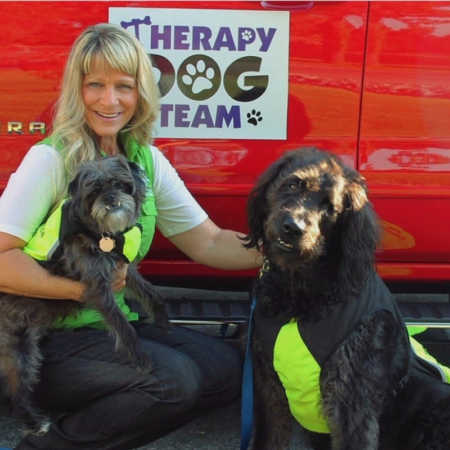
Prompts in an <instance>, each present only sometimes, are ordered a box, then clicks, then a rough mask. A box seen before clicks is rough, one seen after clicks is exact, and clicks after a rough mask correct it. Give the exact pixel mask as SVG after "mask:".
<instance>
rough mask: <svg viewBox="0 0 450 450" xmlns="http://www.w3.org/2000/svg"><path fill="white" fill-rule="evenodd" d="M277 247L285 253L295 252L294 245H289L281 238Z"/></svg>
mask: <svg viewBox="0 0 450 450" xmlns="http://www.w3.org/2000/svg"><path fill="white" fill-rule="evenodd" d="M277 246H278V247H279V248H280V249H281V250H284V251H285V252H292V251H293V250H294V246H293V245H292V244H289V243H288V242H285V241H283V240H282V239H280V238H278V239H277Z"/></svg>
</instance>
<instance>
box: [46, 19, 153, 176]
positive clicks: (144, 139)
mask: <svg viewBox="0 0 450 450" xmlns="http://www.w3.org/2000/svg"><path fill="white" fill-rule="evenodd" d="M98 58H100V59H101V60H103V62H104V64H105V65H106V67H108V68H111V69H113V70H118V71H120V72H124V73H126V74H127V75H130V76H132V77H134V78H135V80H136V85H137V89H138V104H137V108H136V112H135V114H134V116H133V118H132V119H131V120H130V122H129V123H128V124H127V125H126V126H125V127H124V128H123V129H122V130H121V131H120V133H124V132H127V133H129V134H130V135H131V136H132V137H133V138H134V139H136V140H137V141H138V143H139V144H140V145H145V144H149V143H151V141H152V128H153V124H154V122H155V120H156V118H157V115H158V112H159V91H158V87H157V84H156V81H155V78H154V75H153V71H152V65H151V62H150V58H149V57H148V55H147V53H146V52H145V49H144V48H143V46H142V45H141V43H140V42H139V41H138V40H137V39H136V38H134V37H133V36H131V35H130V34H129V33H128V32H126V31H125V30H123V29H122V28H120V27H119V26H117V25H112V24H97V25H94V26H91V27H89V28H87V29H86V30H85V31H83V33H81V35H80V36H78V38H77V39H76V41H75V43H74V44H73V46H72V50H71V52H70V55H69V58H68V60H67V63H66V68H65V71H64V77H63V81H62V88H61V94H60V97H59V100H58V103H57V107H56V113H55V118H54V121H53V132H52V135H53V136H54V137H55V138H56V139H57V144H58V146H61V151H62V155H63V157H64V162H65V168H66V175H67V177H66V178H67V179H68V180H70V179H71V178H73V176H74V174H75V172H76V170H77V167H78V166H79V164H80V163H82V162H84V161H88V160H93V159H95V158H96V157H97V155H98V152H97V148H96V140H95V134H94V132H93V131H92V130H91V129H90V127H89V126H88V124H87V123H86V120H85V107H84V103H83V97H82V85H83V79H84V76H85V75H86V74H88V73H89V71H90V69H91V68H92V65H93V64H94V62H95V60H96V59H98Z"/></svg>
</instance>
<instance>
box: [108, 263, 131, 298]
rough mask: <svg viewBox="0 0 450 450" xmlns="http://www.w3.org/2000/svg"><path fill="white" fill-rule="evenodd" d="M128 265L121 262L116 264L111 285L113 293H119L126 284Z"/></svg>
mask: <svg viewBox="0 0 450 450" xmlns="http://www.w3.org/2000/svg"><path fill="white" fill-rule="evenodd" d="M127 272H128V264H126V263H124V262H121V263H119V264H117V269H116V272H115V274H114V278H113V281H112V284H111V287H112V290H113V291H114V292H118V291H121V290H122V289H123V288H124V287H125V286H126V284H127Z"/></svg>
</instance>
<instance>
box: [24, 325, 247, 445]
mask: <svg viewBox="0 0 450 450" xmlns="http://www.w3.org/2000/svg"><path fill="white" fill-rule="evenodd" d="M135 328H136V331H137V334H138V336H139V344H140V348H141V350H142V351H144V352H145V353H147V354H148V355H149V356H150V359H151V362H152V367H151V370H150V371H148V372H139V371H138V370H137V369H135V368H134V367H133V366H132V364H130V363H129V362H128V360H127V358H126V357H125V356H124V355H121V354H119V353H117V352H115V351H114V347H113V345H114V344H113V340H112V338H111V337H110V336H108V333H107V332H106V331H104V330H96V329H91V328H83V329H79V330H73V331H72V330H67V331H54V332H51V333H50V334H49V335H48V336H47V337H46V338H45V340H44V341H43V343H42V350H43V353H44V356H45V360H44V364H43V367H42V372H41V381H40V384H39V385H38V387H37V388H36V390H35V393H36V399H37V403H38V405H40V406H41V407H42V408H43V409H44V410H48V411H51V412H52V419H53V421H52V426H51V428H50V430H49V432H48V433H46V434H45V435H43V436H34V435H28V436H27V437H25V438H24V439H23V440H22V441H21V442H20V444H19V445H18V447H16V449H18V450H30V449H45V450H62V449H83V450H89V449H132V448H135V447H139V446H141V445H144V444H146V443H148V442H150V441H152V440H155V439H157V438H159V437H160V436H163V435H164V434H166V433H168V432H169V431H171V430H173V429H175V428H177V427H179V426H180V425H183V424H184V423H186V422H188V421H189V420H191V419H192V418H194V417H196V416H197V415H198V414H199V413H201V411H203V410H205V409H207V408H213V407H218V406H222V405H225V404H227V403H229V402H230V401H231V400H233V399H235V398H236V397H237V395H238V394H239V387H240V371H241V360H240V357H239V353H238V351H237V350H236V349H234V348H233V347H232V346H230V345H229V344H227V343H225V342H223V341H222V340H220V339H217V338H214V337H211V336H207V335H204V334H201V333H198V332H196V331H193V330H191V329H187V328H183V327H178V326H172V327H170V328H169V331H168V332H166V331H163V330H161V329H160V328H158V327H155V326H153V325H148V324H144V323H137V324H135Z"/></svg>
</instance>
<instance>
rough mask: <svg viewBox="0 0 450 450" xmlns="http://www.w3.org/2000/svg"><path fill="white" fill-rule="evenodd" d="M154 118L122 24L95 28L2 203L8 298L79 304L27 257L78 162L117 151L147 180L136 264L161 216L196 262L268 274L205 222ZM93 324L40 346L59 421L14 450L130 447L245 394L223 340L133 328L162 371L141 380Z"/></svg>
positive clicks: (145, 64) (74, 287)
mask: <svg viewBox="0 0 450 450" xmlns="http://www.w3.org/2000/svg"><path fill="white" fill-rule="evenodd" d="M157 113H158V91H157V86H156V83H155V80H154V78H153V74H152V68H151V64H150V61H149V59H148V57H147V55H146V53H145V50H144V49H143V47H142V46H141V44H140V43H139V42H138V41H137V40H136V39H135V38H133V37H132V36H130V35H129V34H128V33H126V32H125V31H124V30H122V29H121V28H119V27H117V26H114V25H108V24H100V25H96V26H93V27H90V28H88V29H86V30H85V31H84V32H83V33H82V34H81V35H80V36H79V37H78V39H77V40H76V41H75V43H74V45H73V48H72V51H71V53H70V55H69V59H68V61H67V65H66V69H65V73H64V79H63V85H62V90H61V95H60V99H59V102H58V106H57V111H56V115H55V120H54V124H53V132H52V135H51V136H50V137H49V138H47V139H45V140H44V141H43V142H41V143H38V144H37V145H35V146H33V147H32V148H31V149H30V151H29V152H28V153H27V155H26V156H25V158H24V160H23V161H22V163H21V165H20V167H19V168H18V170H17V171H16V173H15V174H13V176H11V179H10V181H9V183H8V186H7V188H6V189H5V191H4V194H3V196H2V197H1V199H0V267H1V270H0V291H3V292H7V293H12V294H18V295H26V296H29V297H30V301H33V300H32V298H48V299H53V300H52V301H58V299H62V298H63V299H71V300H73V301H80V298H81V296H82V293H83V289H84V286H83V285H82V284H81V283H79V282H76V281H72V280H69V279H66V278H62V277H58V276H54V275H52V274H50V273H49V272H47V271H46V270H45V269H43V268H42V267H41V266H40V265H39V264H37V263H36V262H35V261H34V260H33V259H32V258H30V257H29V256H28V255H27V254H25V253H24V252H23V251H22V249H23V247H24V246H25V244H26V243H27V242H28V241H29V239H30V238H31V237H32V235H33V233H34V232H35V230H36V229H37V228H38V226H39V225H40V224H42V223H43V222H45V219H46V217H47V216H48V214H49V212H51V210H52V208H53V207H54V206H55V205H56V204H57V203H58V201H59V200H60V199H61V198H63V197H64V196H65V195H66V189H67V184H68V182H70V180H71V179H72V178H73V176H74V174H75V173H76V170H77V167H78V165H79V164H80V163H81V162H83V161H86V160H92V159H96V158H101V157H103V156H104V155H115V154H118V153H122V154H124V155H126V156H127V157H128V159H130V160H132V161H135V162H137V163H138V164H139V165H140V166H141V167H143V168H144V169H145V170H146V173H147V175H148V178H149V186H148V188H149V192H150V194H149V196H148V199H147V200H148V201H147V200H146V202H145V205H147V206H148V208H146V207H145V205H144V208H143V210H144V211H143V214H142V217H141V223H142V224H143V227H144V230H143V239H142V244H141V247H140V251H139V255H138V259H139V258H143V257H144V256H145V254H146V252H147V250H148V248H149V246H150V243H151V239H152V237H153V233H154V223H155V218H154V215H155V214H157V216H156V226H157V227H158V228H159V230H160V231H161V232H162V233H163V234H164V235H165V236H166V237H167V238H168V239H169V240H170V241H171V242H172V243H173V244H174V245H175V246H176V247H178V248H179V249H180V250H181V251H182V252H184V253H185V254H186V255H187V256H189V257H190V258H192V259H193V260H194V261H197V262H199V263H202V264H206V265H209V266H212V267H216V268H221V269H247V268H252V267H256V266H258V265H259V255H258V254H256V253H255V252H251V251H248V250H246V249H245V248H244V247H243V246H242V244H241V241H240V239H239V235H238V234H237V233H236V232H234V231H230V230H223V229H220V228H219V227H217V226H216V225H215V224H214V223H213V222H212V221H211V220H210V219H209V218H208V217H207V215H206V213H205V212H204V211H203V210H202V209H201V207H200V206H199V205H198V204H197V203H196V201H195V200H194V199H193V197H192V196H191V195H190V194H189V192H188V191H187V190H186V188H185V186H184V184H183V182H182V181H181V180H180V178H179V177H178V175H177V174H176V172H175V170H174V169H173V167H172V166H171V165H170V163H169V162H168V161H167V160H166V159H165V158H164V156H163V155H162V154H161V153H160V152H159V151H158V150H157V149H156V148H155V147H153V146H151V145H150V142H151V138H152V136H151V130H152V126H153V125H154V122H155V119H156V117H157ZM152 192H153V195H154V196H153V195H151V193H152ZM17 205H20V207H17ZM156 211H157V213H156ZM126 273H127V265H125V264H124V265H123V266H122V267H121V268H120V269H119V270H118V272H117V274H116V277H115V280H114V282H113V289H114V291H115V292H116V298H117V301H118V303H119V304H120V305H121V308H122V309H123V310H124V312H125V313H127V314H128V315H129V310H128V309H127V308H128V307H127V305H126V304H125V303H124V302H121V301H120V300H121V299H123V289H124V288H125V279H126ZM90 317H91V316H90V314H89V310H87V309H86V308H85V309H84V310H83V313H82V314H81V315H79V316H77V318H76V320H74V319H73V318H69V319H68V320H67V321H65V322H64V326H63V327H62V328H60V329H55V330H52V332H51V333H50V334H49V335H48V336H47V337H46V338H45V340H44V341H43V343H42V349H43V352H44V354H45V361H44V365H43V369H42V375H41V382H40V384H39V386H38V388H37V389H36V398H37V400H38V403H39V404H40V405H41V406H42V407H43V408H45V409H48V410H50V411H52V413H54V420H53V424H52V426H51V428H50V430H49V432H48V433H46V434H45V435H43V436H32V435H29V436H27V437H25V438H24V439H23V440H22V441H21V442H20V443H19V445H18V447H17V449H20V450H25V449H46V450H48V449H65V448H67V449H84V450H86V449H130V448H134V447H137V446H140V445H143V444H145V443H147V442H149V441H151V440H154V439H156V438H158V437H160V436H161V435H163V434H165V433H167V432H169V431H170V430H172V429H174V428H176V427H178V426H180V425H182V424H183V423H185V422H186V421H188V420H190V419H191V418H192V417H194V416H195V415H197V414H198V413H199V412H200V411H202V410H204V409H205V408H209V407H213V406H219V405H223V404H224V403H226V402H228V401H230V400H232V399H233V398H235V397H236V395H237V394H238V391H239V382H240V381H239V380H240V360H239V357H238V355H237V354H236V352H235V351H234V349H232V348H231V347H230V346H228V345H226V344H225V343H223V342H222V341H220V340H215V339H213V338H211V337H208V336H204V335H202V334H199V333H196V332H194V331H192V330H188V329H184V328H182V327H172V328H171V330H170V331H169V333H168V334H165V333H164V332H160V331H159V329H158V328H157V327H152V326H151V325H146V324H144V323H140V322H139V321H138V320H136V321H133V322H132V323H133V324H134V326H135V328H136V330H137V333H138V336H139V339H140V345H141V347H142V349H143V350H144V351H145V352H147V353H148V354H149V356H150V359H151V361H152V365H153V370H152V372H151V373H150V374H140V373H138V372H137V371H136V370H135V369H134V368H133V367H131V366H130V365H129V364H128V362H127V361H125V360H123V359H121V358H120V356H119V355H118V354H117V353H116V352H114V349H113V345H112V339H111V338H110V337H108V335H107V332H106V331H105V330H104V329H103V328H102V326H101V324H100V325H99V324H98V323H92V322H90Z"/></svg>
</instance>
